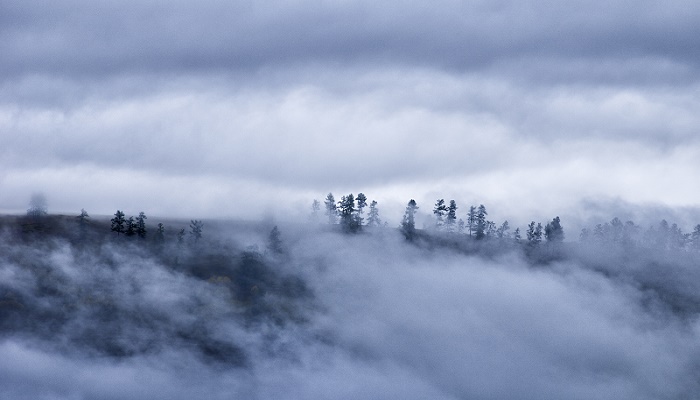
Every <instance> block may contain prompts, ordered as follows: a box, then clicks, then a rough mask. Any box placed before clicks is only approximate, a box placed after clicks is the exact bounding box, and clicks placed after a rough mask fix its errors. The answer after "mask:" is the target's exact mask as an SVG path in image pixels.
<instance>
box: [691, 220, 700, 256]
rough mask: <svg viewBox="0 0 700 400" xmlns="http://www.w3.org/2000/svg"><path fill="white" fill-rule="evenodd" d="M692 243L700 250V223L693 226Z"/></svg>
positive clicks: (694, 247)
mask: <svg viewBox="0 0 700 400" xmlns="http://www.w3.org/2000/svg"><path fill="white" fill-rule="evenodd" d="M690 243H691V245H692V247H693V249H695V250H700V224H698V225H695V228H693V233H691V234H690Z"/></svg>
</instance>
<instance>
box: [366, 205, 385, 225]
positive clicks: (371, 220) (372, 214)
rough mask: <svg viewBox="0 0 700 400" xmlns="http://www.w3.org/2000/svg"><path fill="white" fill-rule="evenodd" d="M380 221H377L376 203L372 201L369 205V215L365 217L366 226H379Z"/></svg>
mask: <svg viewBox="0 0 700 400" xmlns="http://www.w3.org/2000/svg"><path fill="white" fill-rule="evenodd" d="M381 225H382V221H381V220H380V219H379V209H377V202H376V201H375V200H372V202H371V203H370V205H369V214H368V215H367V226H381Z"/></svg>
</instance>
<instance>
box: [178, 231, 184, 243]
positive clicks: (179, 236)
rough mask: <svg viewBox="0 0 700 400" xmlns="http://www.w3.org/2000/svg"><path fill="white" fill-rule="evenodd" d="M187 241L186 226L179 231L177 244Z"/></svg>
mask: <svg viewBox="0 0 700 400" xmlns="http://www.w3.org/2000/svg"><path fill="white" fill-rule="evenodd" d="M184 241H185V228H182V229H180V232H178V233H177V244H182V243H183V242H184Z"/></svg>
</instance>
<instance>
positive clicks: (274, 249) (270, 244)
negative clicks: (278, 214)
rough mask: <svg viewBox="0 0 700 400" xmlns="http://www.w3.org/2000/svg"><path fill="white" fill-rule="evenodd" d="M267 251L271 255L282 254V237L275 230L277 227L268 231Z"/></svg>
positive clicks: (278, 231)
mask: <svg viewBox="0 0 700 400" xmlns="http://www.w3.org/2000/svg"><path fill="white" fill-rule="evenodd" d="M267 249H268V250H269V251H270V252H271V253H272V254H282V252H283V248H282V235H281V234H280V230H279V229H278V228H277V225H275V227H274V228H272V231H270V235H269V236H268V238H267Z"/></svg>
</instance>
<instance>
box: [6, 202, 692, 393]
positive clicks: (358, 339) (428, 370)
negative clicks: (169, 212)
mask: <svg viewBox="0 0 700 400" xmlns="http://www.w3.org/2000/svg"><path fill="white" fill-rule="evenodd" d="M368 203H369V204H368ZM425 208H428V211H423V216H425V214H427V215H428V216H429V220H430V221H432V222H431V223H430V224H427V223H426V224H424V225H423V226H416V223H417V222H416V217H417V215H418V213H419V210H420V207H419V205H418V204H417V203H416V201H415V200H410V201H408V202H407V205H406V208H405V212H404V216H403V218H402V220H401V221H400V222H399V223H389V222H387V221H384V220H383V219H382V217H381V215H380V209H379V205H378V203H377V202H376V201H368V198H367V196H365V195H364V194H363V193H359V194H357V196H354V195H353V194H347V195H344V196H341V198H340V200H338V201H336V200H335V198H334V196H333V194H331V193H329V194H328V195H327V196H326V198H325V199H324V201H323V203H321V202H320V201H318V200H314V201H313V202H312V204H311V207H310V208H309V214H308V218H307V220H305V221H296V222H292V221H279V222H274V221H269V220H268V221H226V220H198V219H192V220H178V219H168V218H163V219H162V220H159V221H155V219H156V218H154V217H149V216H147V215H146V213H145V212H139V213H138V214H135V216H127V215H126V213H125V212H124V211H122V210H117V211H116V212H115V213H114V215H113V216H110V217H95V218H91V216H90V215H89V214H88V212H87V211H86V210H81V211H80V212H79V213H76V214H77V215H56V214H50V213H49V212H48V210H47V207H46V201H45V199H43V198H41V197H35V198H32V200H31V202H30V207H29V209H28V210H27V214H26V215H14V216H13V215H6V216H2V217H0V232H2V233H1V236H0V355H1V357H0V398H13V399H29V398H32V399H35V398H115V399H132V398H134V399H136V398H144V397H150V398H163V399H166V398H167V399H186V398H192V397H193V396H194V397H197V396H204V397H205V398H228V397H232V396H233V397H237V396H247V397H252V398H263V399H265V398H299V399H302V398H318V397H322V398H328V397H332V398H394V397H399V398H416V399H418V398H445V399H448V398H475V399H496V398H526V399H539V398H570V399H577V398H580V399H588V398H601V399H605V398H611V399H612V398H615V399H621V398H622V399H626V398H630V399H631V398H635V399H647V398H648V399H652V398H653V399H659V398H691V397H692V396H694V393H696V392H697V390H698V389H700V388H699V387H698V386H700V385H699V383H700V382H699V381H698V379H697V377H698V375H697V373H698V371H700V347H699V345H698V343H700V341H698V333H699V332H698V328H700V325H699V324H698V316H699V315H700V290H699V289H700V265H699V263H698V249H699V248H700V225H697V226H696V227H695V230H694V231H693V232H692V233H683V232H682V231H681V229H680V228H679V225H677V224H676V223H671V224H669V223H668V222H667V221H665V220H662V221H660V222H659V223H658V225H655V226H651V227H649V228H647V229H643V228H642V227H640V226H638V225H636V224H635V223H634V222H632V221H626V222H622V221H621V220H620V219H618V218H615V217H612V219H611V220H610V221H609V222H602V221H601V223H599V224H597V225H595V226H593V227H591V228H584V229H583V230H582V231H581V232H579V233H571V232H568V231H566V230H565V221H562V220H561V219H560V218H559V217H558V216H555V217H553V218H552V219H551V221H548V222H546V223H544V224H543V223H542V222H535V221H532V222H530V223H529V224H528V225H527V226H525V227H523V231H522V233H521V230H520V228H515V229H512V228H511V227H510V225H509V223H508V221H503V222H502V223H500V224H497V223H495V222H492V221H490V220H489V219H488V215H489V214H488V212H487V209H486V207H485V206H484V205H482V204H480V205H478V206H469V207H465V208H466V210H467V211H466V212H464V213H462V214H460V212H459V211H458V210H459V208H458V205H457V203H456V201H455V200H450V201H447V202H446V201H445V200H444V199H438V200H437V201H436V202H435V204H434V205H433V206H432V208H429V207H425ZM460 215H462V216H461V217H460ZM151 221H154V222H152V223H151ZM120 376H121V377H127V378H115V377H120ZM136 377H138V379H137V380H139V379H140V380H143V381H145V382H147V384H146V385H143V384H135V383H130V382H131V379H132V378H136ZM115 379H116V380H115ZM104 382H112V383H109V384H105V383H104ZM142 383H143V382H142ZM116 386H118V387H119V389H118V390H115V388H116ZM292 387H293V388H294V389H293V390H291V391H290V390H289V388H292Z"/></svg>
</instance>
